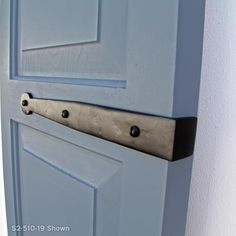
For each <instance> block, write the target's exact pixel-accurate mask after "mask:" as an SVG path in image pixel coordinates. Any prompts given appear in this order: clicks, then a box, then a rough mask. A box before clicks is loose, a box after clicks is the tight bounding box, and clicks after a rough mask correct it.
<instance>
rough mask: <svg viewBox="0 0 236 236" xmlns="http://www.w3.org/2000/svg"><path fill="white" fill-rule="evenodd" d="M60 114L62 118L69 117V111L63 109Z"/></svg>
mask: <svg viewBox="0 0 236 236" xmlns="http://www.w3.org/2000/svg"><path fill="white" fill-rule="evenodd" d="M61 116H62V117H63V118H68V117H69V111H67V110H63V111H62V113H61Z"/></svg>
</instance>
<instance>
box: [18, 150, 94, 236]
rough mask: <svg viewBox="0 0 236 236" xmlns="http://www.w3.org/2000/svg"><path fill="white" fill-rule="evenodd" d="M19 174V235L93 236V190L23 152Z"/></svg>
mask: <svg viewBox="0 0 236 236" xmlns="http://www.w3.org/2000/svg"><path fill="white" fill-rule="evenodd" d="M20 173H21V175H20V176H21V177H20V181H21V183H20V184H21V210H22V224H23V225H28V226H29V228H28V229H26V230H25V232H24V234H23V235H27V236H28V235H29V236H30V235H45V236H46V235H53V236H54V235H58V234H59V233H60V234H63V235H67V236H74V235H83V236H93V219H94V217H93V215H94V189H93V188H91V187H89V186H87V185H86V184H84V183H82V182H80V181H78V180H77V179H75V178H73V176H70V175H68V174H66V173H64V172H63V171H61V170H58V169H57V168H55V167H53V166H51V165H48V163H45V162H43V161H42V160H40V158H39V157H37V156H34V155H33V154H30V153H28V152H26V151H24V152H22V153H21V156H20Z"/></svg>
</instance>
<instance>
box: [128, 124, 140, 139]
mask: <svg viewBox="0 0 236 236" xmlns="http://www.w3.org/2000/svg"><path fill="white" fill-rule="evenodd" d="M129 134H130V136H132V137H134V138H137V137H138V136H139V135H140V129H139V127H138V126H136V125H134V126H131V128H130V133H129Z"/></svg>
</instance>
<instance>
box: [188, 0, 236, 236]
mask: <svg viewBox="0 0 236 236" xmlns="http://www.w3.org/2000/svg"><path fill="white" fill-rule="evenodd" d="M198 125H199V126H198V134H197V143H196V149H195V159H194V165H193V176H192V183H191V194H190V201H189V211H188V223H187V229H186V236H235V235H236V1H235V0H206V18H205V36H204V55H203V68H202V81H201V89H200V103H199V124H198Z"/></svg>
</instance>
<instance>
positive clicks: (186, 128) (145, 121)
mask: <svg viewBox="0 0 236 236" xmlns="http://www.w3.org/2000/svg"><path fill="white" fill-rule="evenodd" d="M21 108H22V111H23V112H24V113H25V114H27V115H29V114H32V113H36V114H38V115H41V116H43V117H46V118H48V119H50V120H53V121H56V122H58V123H60V124H63V125H65V126H68V127H70V128H72V129H75V130H78V131H81V132H84V133H87V134H90V135H94V136H97V137H100V138H103V139H106V140H109V141H112V142H115V143H118V144H121V145H124V146H127V147H130V148H133V149H136V150H139V151H142V152H145V153H148V154H152V155H155V156H157V157H160V158H163V159H166V160H169V161H175V160H179V159H182V158H185V157H187V156H190V155H192V153H193V148H194V140H195V132H196V123H197V119H196V118H195V117H184V118H176V119H175V118H164V117H157V116H151V115H144V114H137V113H136V114H135V113H131V112H126V111H120V110H115V109H110V108H104V107H99V106H95V105H88V104H84V103H77V102H67V101H56V100H46V99H34V98H32V96H31V95H30V94H28V93H24V94H22V96H21Z"/></svg>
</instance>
